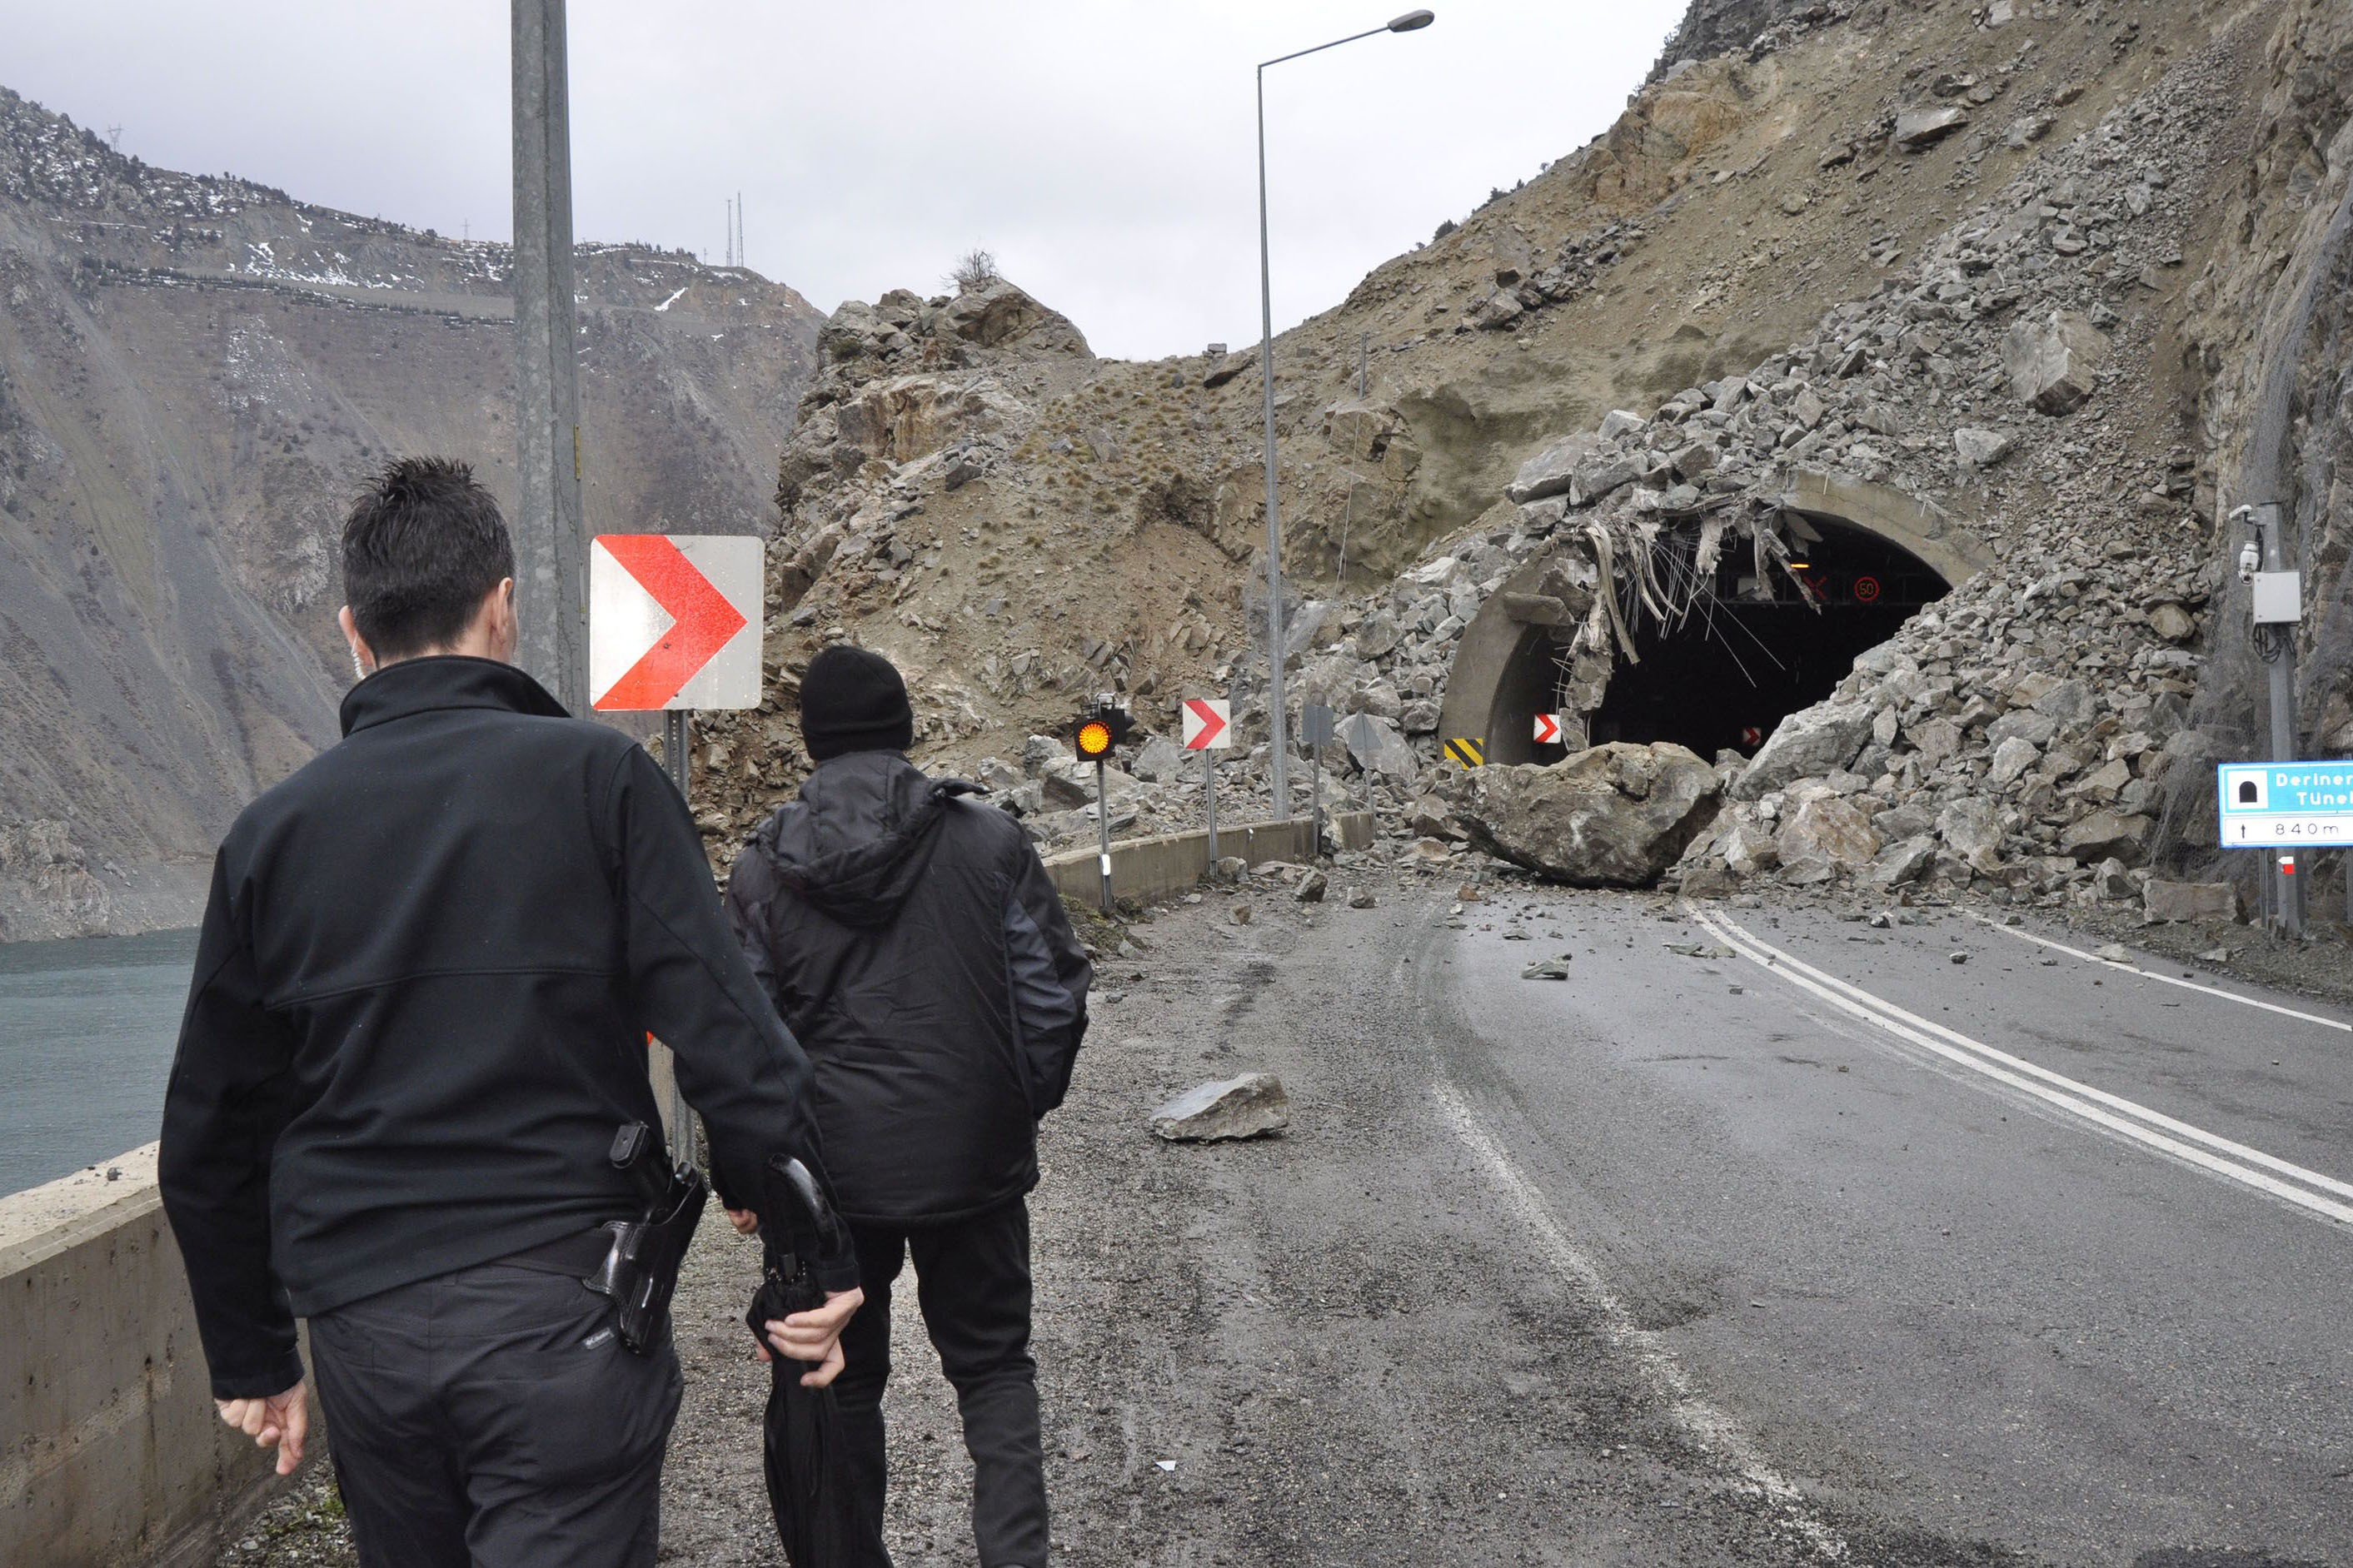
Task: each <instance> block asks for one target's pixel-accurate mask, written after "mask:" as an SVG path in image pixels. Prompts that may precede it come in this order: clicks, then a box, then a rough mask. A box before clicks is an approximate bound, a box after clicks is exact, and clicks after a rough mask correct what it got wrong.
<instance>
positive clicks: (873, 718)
mask: <svg viewBox="0 0 2353 1568" xmlns="http://www.w3.org/2000/svg"><path fill="white" fill-rule="evenodd" d="M801 743H802V744H803V745H805V746H807V748H808V754H809V761H811V762H813V763H821V762H824V761H825V760H826V759H827V758H828V757H838V756H840V755H841V754H842V753H843V752H903V751H905V750H906V749H907V748H908V747H910V746H912V745H913V744H914V743H915V710H913V708H911V707H909V706H908V705H907V683H906V682H905V681H903V680H902V679H899V671H898V669H897V668H895V667H894V666H893V665H892V663H891V661H890V660H889V659H887V658H883V657H882V656H881V654H879V653H872V652H870V651H868V650H867V649H865V648H862V647H850V646H849V644H847V643H836V644H834V645H833V646H832V647H828V648H827V649H825V650H824V651H822V652H821V653H819V654H818V656H817V657H816V658H813V659H811V660H809V664H808V669H807V673H805V674H804V675H802V677H801Z"/></svg>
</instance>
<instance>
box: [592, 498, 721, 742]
mask: <svg viewBox="0 0 2353 1568" xmlns="http://www.w3.org/2000/svg"><path fill="white" fill-rule="evenodd" d="M764 565H765V552H764V550H763V547H762V545H761V542H760V541H759V540H758V539H756V538H754V537H752V536H751V535H748V534H660V533H606V534H599V535H598V536H597V537H596V540H595V541H594V542H593V547H592V548H591V549H590V550H589V552H588V700H589V706H591V707H593V708H595V709H596V710H599V711H600V712H606V713H621V712H638V711H643V710H649V709H694V708H757V707H758V706H759V705H760V606H761V595H762V594H763V592H764V584H763V583H762V576H763V567H764Z"/></svg>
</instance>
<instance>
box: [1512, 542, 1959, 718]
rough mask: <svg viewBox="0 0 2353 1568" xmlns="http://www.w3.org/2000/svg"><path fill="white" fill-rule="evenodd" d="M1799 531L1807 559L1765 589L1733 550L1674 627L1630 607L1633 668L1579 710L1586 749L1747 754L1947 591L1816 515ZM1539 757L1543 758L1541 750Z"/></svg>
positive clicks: (1895, 550)
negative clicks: (1608, 745) (1660, 746)
mask: <svg viewBox="0 0 2353 1568" xmlns="http://www.w3.org/2000/svg"><path fill="white" fill-rule="evenodd" d="M1804 531H1805V532H1807V533H1810V534H1812V535H1814V536H1815V537H1814V538H1813V539H1811V540H1808V541H1805V542H1804V544H1803V550H1804V553H1803V554H1802V555H1800V556H1799V557H1798V558H1796V559H1793V560H1792V561H1791V562H1790V563H1789V571H1788V573H1784V572H1782V571H1781V570H1780V569H1779V568H1778V566H1776V567H1775V568H1773V569H1772V570H1770V571H1768V573H1767V577H1766V580H1765V581H1764V582H1762V583H1760V582H1759V581H1758V579H1757V575H1756V567H1755V563H1754V561H1753V560H1752V559H1750V558H1749V556H1748V554H1747V552H1730V553H1732V554H1734V555H1736V557H1737V558H1736V559H1731V560H1726V561H1724V562H1722V563H1719V565H1718V566H1717V568H1716V570H1715V574H1714V575H1713V578H1712V580H1711V582H1710V583H1709V584H1707V585H1706V587H1705V589H1704V591H1702V592H1700V593H1698V594H1696V595H1694V597H1693V600H1692V605H1691V609H1690V612H1689V614H1688V615H1687V616H1685V617H1684V618H1683V621H1682V622H1681V623H1680V624H1678V625H1662V624H1661V623H1660V622H1659V620H1658V619H1657V617H1655V616H1650V615H1647V614H1644V613H1642V612H1641V609H1640V607H1639V606H1635V607H1634V609H1633V616H1632V619H1633V621H1634V624H1633V625H1632V626H1630V631H1631V632H1632V635H1633V641H1634V647H1635V651H1636V652H1637V653H1638V654H1640V655H1641V661H1640V662H1639V663H1635V662H1630V661H1628V660H1625V659H1623V658H1620V661H1619V663H1618V667H1617V669H1616V671H1615V672H1614V673H1613V674H1612V675H1611V676H1610V678H1609V688H1608V690H1607V691H1606V693H1605V694H1604V696H1603V698H1602V701H1601V705H1600V706H1599V708H1597V709H1595V710H1593V711H1592V712H1591V713H1589V714H1588V715H1587V732H1588V737H1589V739H1590V740H1591V741H1592V742H1593V743H1594V744H1596V745H1599V744H1602V743H1603V742H1609V741H1631V742H1641V743H1645V744H1647V743H1651V742H1659V741H1672V742H1674V743H1675V744H1677V745H1680V746H1686V747H1689V748H1690V749H1691V750H1692V751H1694V752H1698V753H1699V754H1700V755H1701V756H1703V757H1707V758H1711V759H1712V758H1714V757H1715V755H1716V753H1717V752H1722V751H1726V750H1729V751H1736V752H1740V753H1741V754H1743V755H1744V756H1745V755H1750V754H1753V753H1754V752H1756V750H1757V747H1758V746H1760V745H1762V744H1763V743H1764V742H1765V737H1767V735H1770V734H1771V733H1772V732H1773V728H1774V726H1775V725H1777V724H1778V723H1779V722H1780V721H1782V720H1783V719H1784V718H1786V717H1788V715H1789V714H1791V713H1794V712H1796V711H1798V710H1799V709H1801V708H1809V707H1811V706H1812V705H1813V704H1814V703H1816V702H1819V701H1820V700H1822V699H1823V698H1825V697H1828V696H1829V695H1830V694H1831V691H1832V689H1835V688H1836V687H1837V685H1838V683H1839V682H1840V681H1841V679H1845V677H1846V674H1847V672H1848V671H1849V670H1850V669H1852V668H1853V666H1854V659H1855V656H1856V655H1858V654H1860V653H1862V652H1863V651H1864V650H1865V649H1868V648H1871V647H1876V646H1877V645H1878V644H1880V643H1883V642H1885V641H1886V640H1887V639H1888V638H1889V637H1893V636H1894V635H1895V630H1896V628H1897V627H1899V626H1902V625H1903V624H1904V623H1905V621H1907V620H1909V619H1910V618H1911V617H1912V616H1914V615H1915V614H1916V613H1917V612H1918V611H1919V610H1920V609H1921V608H1922V607H1923V606H1924V605H1929V604H1933V603H1934V602H1936V600H1937V599H1940V598H1942V597H1944V595H1945V593H1946V584H1945V580H1944V579H1943V578H1942V577H1940V576H1938V575H1937V574H1936V572H1934V571H1932V570H1931V569H1930V568H1929V567H1928V566H1927V565H1926V563H1923V562H1922V561H1921V560H1920V559H1919V558H1918V557H1916V556H1915V555H1913V554H1912V553H1910V552H1908V551H1905V550H1904V549H1902V548H1901V547H1899V546H1897V545H1894V544H1891V543H1889V542H1887V541H1885V540H1883V539H1881V538H1879V537H1877V536H1876V535H1874V534H1871V533H1866V532H1864V531H1862V530H1861V529H1857V528H1852V527H1848V526H1845V525H1843V524H1841V523H1837V522H1834V521H1828V520H1819V519H1811V520H1808V521H1807V523H1806V526H1805V530H1804ZM1551 754H1554V755H1557V754H1565V753H1561V752H1557V751H1556V752H1553V753H1551ZM1538 760H1540V761H1543V760H1549V758H1548V756H1547V754H1546V752H1543V751H1539V752H1538Z"/></svg>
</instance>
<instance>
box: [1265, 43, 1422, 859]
mask: <svg viewBox="0 0 2353 1568" xmlns="http://www.w3.org/2000/svg"><path fill="white" fill-rule="evenodd" d="M1437 19H1438V18H1437V17H1436V16H1433V15H1432V14H1431V13H1430V12H1428V11H1408V12H1407V13H1406V14H1405V15H1404V16H1399V17H1398V18H1397V20H1395V21H1393V22H1390V23H1389V24H1388V25H1387V26H1379V27H1371V28H1367V29H1366V31H1364V32H1361V33H1351V34H1349V35H1348V36H1347V37H1345V38H1335V39H1333V40H1332V41H1331V42H1330V43H1328V44H1318V45H1316V46H1315V47H1314V48H1312V49H1300V50H1297V51H1295V52H1293V53H1292V54H1287V55H1277V56H1276V57H1275V58H1272V59H1271V60H1261V61H1260V62H1259V68H1258V294H1259V311H1260V331H1259V340H1258V374H1259V380H1260V381H1261V383H1262V384H1264V385H1265V387H1266V459H1265V462H1264V464H1263V465H1262V466H1263V467H1264V468H1265V469H1266V627H1267V636H1266V643H1267V677H1268V679H1267V689H1268V700H1269V703H1270V705H1271V708H1272V709H1273V723H1274V731H1273V734H1272V736H1271V739H1272V741H1273V743H1274V819H1275V820H1276V821H1277V822H1288V821H1289V820H1291V735H1290V730H1291V724H1290V719H1289V716H1288V714H1287V712H1286V711H1285V709H1284V704H1283V696H1282V653H1283V648H1282V514H1281V512H1280V511H1279V510H1277V508H1278V504H1279V503H1278V500H1277V498H1276V494H1275V473H1274V270H1273V265H1272V263H1271V259H1270V258H1269V255H1268V250H1267V234H1266V68H1267V67H1269V66H1279V65H1281V64H1282V62H1283V61H1285V60H1295V59H1297V58H1300V57H1301V56H1302V55H1316V54H1322V53H1323V52H1324V50H1325V49H1336V48H1338V47H1340V46H1341V45H1342V44H1353V43H1355V42H1356V40H1357V39H1358V38H1369V37H1372V36H1373V35H1374V34H1376V33H1418V32H1419V31H1420V30H1421V29H1422V28H1424V27H1427V26H1430V23H1432V22H1434V21H1436V20H1437ZM1313 815H1314V814H1313V813H1312V812H1311V813H1310V816H1311V818H1312V816H1313Z"/></svg>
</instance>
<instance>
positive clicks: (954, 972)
mask: <svg viewBox="0 0 2353 1568" xmlns="http://www.w3.org/2000/svg"><path fill="white" fill-rule="evenodd" d="M913 731H914V722H913V712H912V710H910V708H909V706H908V702H907V689H906V687H905V685H904V684H903V683H902V681H901V679H900V678H899V672H898V671H897V670H896V669H894V668H892V666H891V664H890V661H889V660H887V659H884V658H881V656H880V655H877V654H873V653H870V652H868V651H866V650H865V649H862V648H855V647H829V648H827V649H826V650H825V651H823V652H821V653H819V654H818V656H817V657H816V658H814V659H812V660H810V661H809V667H808V670H807V674H806V675H805V676H804V677H803V678H802V680H801V736H802V740H803V741H804V742H805V743H806V744H807V748H808V753H809V757H810V759H811V760H812V761H814V762H816V763H818V769H817V772H816V773H815V774H814V775H813V776H811V778H810V779H809V780H808V782H807V784H803V785H802V786H801V797H800V799H799V801H798V802H797V803H796V804H792V805H785V806H783V807H781V808H779V809H778V810H777V812H776V815H775V816H772V817H771V818H769V820H768V821H767V822H766V824H765V825H764V826H762V827H761V829H760V831H759V833H758V834H757V836H756V837H754V839H753V841H752V842H751V844H750V845H748V846H747V847H745V848H744V853H743V855H742V856H741V857H739V858H737V860H736V862H735V868H734V871H733V875H732V877H731V878H730V879H729V882H728V889H727V908H728V913H729V915H730V917H731V918H732V919H733V921H734V925H735V931H736V934H737V936H738V938H739V939H740V940H741V941H742V942H743V943H744V952H746V953H747V954H748V955H749V957H750V958H751V961H752V967H753V969H754V972H755V973H758V974H759V975H760V978H761V980H762V981H763V982H764V983H765V984H766V986H767V987H768V990H769V993H770V994H771V995H773V996H774V997H775V998H776V1006H777V1010H778V1011H780V1012H781V1013H783V1014H784V1016H785V1018H786V1022H788V1023H789V1024H790V1025H791V1026H792V1027H793V1030H794V1032H795V1033H796V1034H797V1036H798V1037H799V1038H800V1039H801V1040H802V1042H803V1043H804V1044H806V1045H807V1047H808V1053H809V1059H810V1061H811V1062H812V1063H813V1064H814V1066H815V1068H816V1072H817V1089H816V1100H817V1120H818V1130H819V1131H820V1133H821V1134H822V1136H823V1138H824V1140H825V1144H826V1147H827V1148H828V1149H830V1150H833V1151H834V1152H835V1157H834V1161H833V1164H832V1173H833V1178H834V1183H835V1186H836V1190H837V1191H838V1192H839V1194H840V1199H841V1208H842V1212H843V1214H844V1215H845V1216H846V1217H847V1218H848V1219H849V1222H850V1230H851V1234H852V1236H853V1237H854V1239H855V1240H856V1243H857V1247H858V1266H859V1277H860V1282H861V1284H862V1285H863V1287H864V1289H865V1292H866V1306H865V1308H864V1310H861V1311H860V1312H859V1314H858V1316H857V1317H856V1319H854V1320H853V1321H852V1322H851V1323H850V1325H849V1328H848V1329H847V1330H845V1331H844V1332H843V1335H842V1342H843V1348H844V1349H845V1350H846V1351H847V1352H848V1355H849V1365H848V1367H847V1369H846V1370H845V1371H844V1372H843V1373H842V1375H841V1380H840V1382H839V1384H838V1385H837V1396H838V1398H839V1402H840V1407H841V1422H842V1426H843V1427H844V1429H845V1434H846V1436H847V1439H848V1444H849V1458H850V1468H851V1472H852V1481H853V1484H854V1485H855V1486H856V1488H857V1489H858V1492H859V1495H860V1501H861V1503H862V1504H863V1506H864V1509H865V1512H866V1522H867V1525H868V1527H869V1529H868V1536H869V1539H868V1542H867V1546H866V1553H865V1555H866V1559H867V1561H868V1562H869V1563H873V1564H876V1565H877V1568H887V1564H888V1563H889V1562H890V1559H889V1557H888V1556H887V1555H886V1554H885V1553H884V1552H883V1550H882V1544H881V1517H882V1499H883V1489H884V1479H885V1477H884V1465H883V1457H882V1387H883V1384H884V1382H885V1381H886V1380H887V1379H888V1378H889V1377H890V1375H891V1362H890V1347H891V1321H890V1306H891V1287H892V1281H894V1280H895V1279H897V1278H898V1275H899V1269H900V1266H901V1264H902V1260H903V1259H904V1258H906V1257H907V1255H908V1254H909V1253H911V1252H912V1253H913V1258H914V1263H915V1273H916V1277H917V1278H916V1284H917V1297H918V1301H919V1304H920V1305H921V1307H922V1309H923V1324H924V1327H925V1328H927V1329H928V1330H929V1331H931V1337H932V1343H933V1344H934V1346H936V1347H937V1348H938V1350H939V1352H940V1363H941V1365H942V1367H943V1369H944V1371H945V1372H946V1373H947V1375H948V1380H949V1381H950V1382H951V1383H953V1384H955V1391H956V1400H957V1404H958V1406H959V1408H960V1409H961V1411H962V1414H963V1416H964V1435H965V1447H966V1449H968V1450H969V1451H970V1453H971V1455H972V1462H973V1503H972V1511H973V1535H974V1537H975V1539H976V1542H977V1543H978V1545H979V1548H980V1561H981V1563H982V1564H983V1568H1045V1563H1046V1549H1047V1525H1046V1479H1045V1461H1044V1456H1043V1453H1042V1451H1041V1448H1040V1445H1039V1425H1038V1368H1037V1363H1036V1362H1035V1361H1034V1360H1032V1359H1031V1357H1030V1353H1029V1203H1028V1194H1029V1189H1030V1188H1032V1187H1034V1186H1036V1185H1037V1184H1038V1140H1037V1123H1038V1119H1039V1117H1041V1116H1043V1115H1045V1114H1046V1112H1048V1111H1050V1110H1053V1109H1054V1108H1055V1107H1056V1106H1058V1105H1060V1103H1061V1102H1062V1096H1063V1093H1064V1091H1065V1090H1066V1089H1068V1088H1069V1087H1070V1081H1071V1063H1072V1061H1073V1059H1074V1058H1075V1057H1076V1056H1077V1053H1078V1048H1079V1041H1080V1039H1081V1037H1082V1036H1083V1035H1084V1034H1085V1033H1086V1026H1087V1008H1086V999H1087V987H1088V984H1090V982H1091V981H1092V972H1091V971H1090V969H1089V967H1088V964H1087V958H1086V950H1085V949H1084V948H1083V947H1082V946H1081V945H1080V943H1079V941H1078V938H1077V937H1076V936H1075V935H1074V934H1073V933H1072V932H1071V922H1070V920H1069V918H1068V917H1067V916H1065V915H1064V914H1063V912H1062V905H1061V900H1060V898H1058V897H1057V896H1056V894H1055V892H1054V887H1053V884H1052V883H1051V882H1050V881H1048V880H1047V878H1046V869H1045V868H1044V867H1043V866H1042V865H1040V864H1039V860H1038V852H1037V851H1036V850H1035V849H1034V848H1032V847H1030V844H1029V838H1028V837H1027V836H1026V835H1025V834H1023V833H1022V831H1021V829H1020V827H1019V826H1018V825H1017V824H1016V823H1015V822H1014V820H1013V818H1012V817H1010V816H1007V815H1006V814H1005V813H1003V812H1001V811H998V810H997V809H996V808H995V807H993V806H990V805H984V804H981V803H979V802H977V801H975V800H971V799H968V798H966V797H967V796H969V795H974V794H976V793H977V791H976V786H974V785H972V784H965V783H964V782H962V781H961V780H955V779H936V780H935V779H932V778H927V777H925V776H924V775H923V773H921V772H919V771H918V770H917V769H916V768H915V767H914V766H913V764H912V763H909V762H908V761H907V759H906V757H905V756H904V755H903V753H904V752H905V751H906V748H907V746H908V745H909V744H910V743H911V742H912V741H913Z"/></svg>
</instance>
